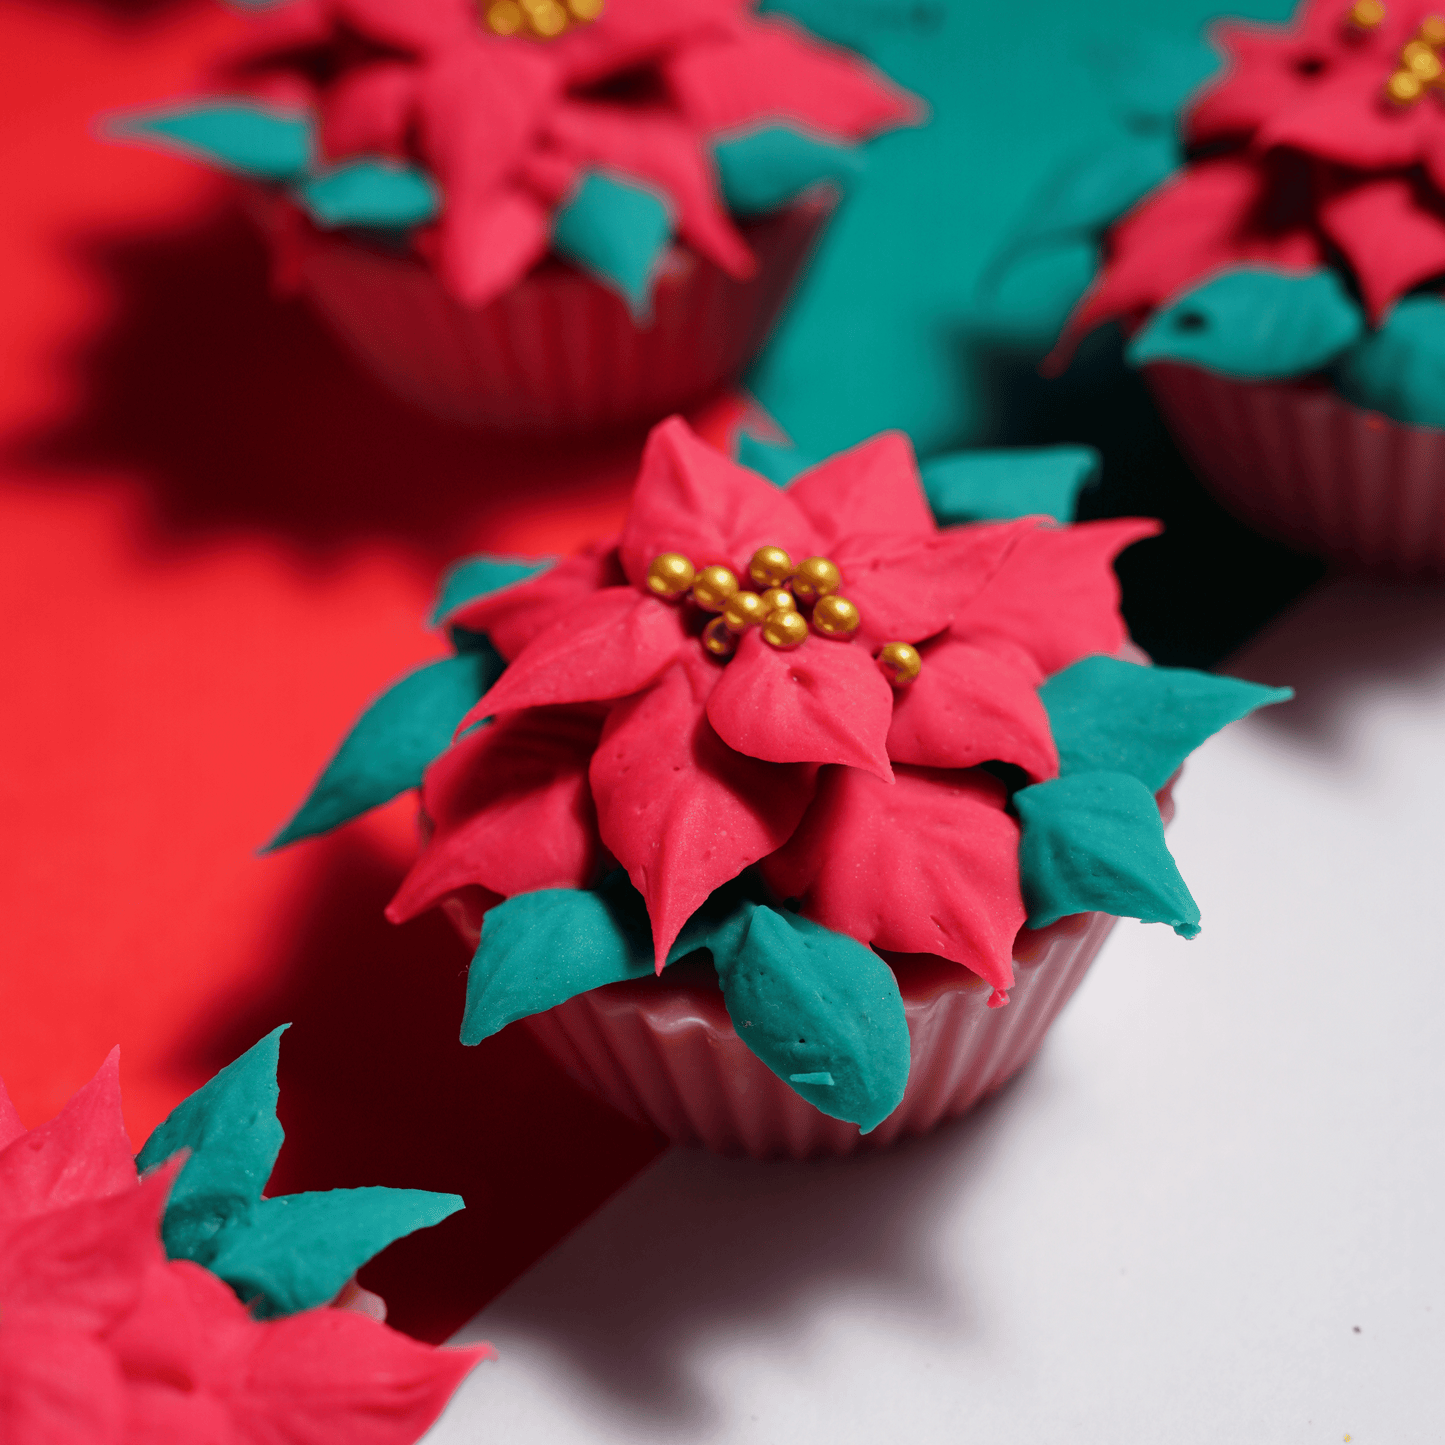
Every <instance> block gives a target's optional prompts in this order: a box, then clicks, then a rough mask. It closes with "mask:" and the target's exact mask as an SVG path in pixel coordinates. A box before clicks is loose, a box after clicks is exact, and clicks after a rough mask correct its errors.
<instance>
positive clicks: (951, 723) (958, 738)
mask: <svg viewBox="0 0 1445 1445" xmlns="http://www.w3.org/2000/svg"><path fill="white" fill-rule="evenodd" d="M888 756H889V757H890V758H892V759H893V761H894V762H895V763H917V764H921V765H923V766H925V767H932V768H972V767H976V766H977V765H978V764H979V763H986V762H993V761H997V762H1003V763H1012V764H1014V766H1015V767H1019V768H1022V769H1023V770H1024V771H1025V772H1026V773H1027V774H1028V775H1029V777H1030V778H1031V779H1032V780H1033V781H1034V782H1042V781H1043V780H1044V779H1045V778H1052V777H1054V776H1056V775H1057V773H1058V771H1059V755H1058V752H1057V750H1056V749H1055V747H1054V740H1053V736H1052V734H1051V733H1050V731H1049V716H1048V713H1047V712H1045V711H1044V705H1043V703H1042V702H1041V701H1040V700H1039V694H1038V688H1037V684H1036V683H1035V682H1034V680H1033V679H1032V677H1031V676H1030V674H1029V673H1028V672H1025V671H1022V670H1020V668H1019V667H1018V666H1017V664H1016V663H1013V662H1011V661H1009V660H1007V659H1006V658H1005V657H1002V656H999V655H998V654H997V653H994V652H989V651H985V650H984V649H983V648H980V647H972V646H970V645H969V644H968V643H965V642H957V641H955V640H954V639H952V638H944V639H942V640H941V641H939V642H937V643H934V644H933V645H932V646H930V647H927V648H925V649H924V651H923V671H922V672H921V673H919V675H918V677H917V678H916V679H915V680H914V681H913V682H912V683H910V684H909V685H908V686H907V687H906V688H903V689H902V690H901V691H900V692H899V694H898V700H897V702H896V703H895V704H894V708H893V724H892V726H891V727H890V728H889V729H888Z"/></svg>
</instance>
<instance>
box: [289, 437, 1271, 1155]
mask: <svg viewBox="0 0 1445 1445" xmlns="http://www.w3.org/2000/svg"><path fill="white" fill-rule="evenodd" d="M1155 530H1157V528H1156V524H1155V523H1153V522H1149V521H1138V520H1126V521H1113V522H1093V523H1087V524H1083V525H1078V526H1058V525H1056V524H1054V523H1053V522H1052V521H1049V520H1046V519H1042V518H1038V517H1031V518H1024V519H1021V520H1014V521H1010V522H1006V523H983V524H975V525H965V526H957V527H949V528H942V529H941V528H939V527H938V526H937V524H936V522H935V519H934V516H933V514H932V513H931V511H930V508H929V503H928V499H927V496H926V494H925V492H924V489H923V487H922V486H921V484H920V481H919V475H918V471H917V468H916V465H915V463H914V459H913V454H912V450H911V448H910V447H909V444H908V442H907V440H906V439H905V438H904V437H902V436H900V435H897V434H885V435H883V436H880V437H877V438H875V439H873V440H872V441H870V442H866V443H864V444H862V445H861V446H858V447H855V448H854V449H852V450H851V451H848V452H843V453H841V454H840V455H838V456H836V457H833V458H832V459H830V460H828V461H825V462H822V463H820V464H818V465H816V466H814V467H811V468H810V469H808V470H807V471H805V472H804V473H802V475H800V476H799V477H798V478H797V479H796V480H794V481H793V482H792V483H791V484H790V485H789V486H788V487H786V488H781V487H778V486H775V485H774V484H773V483H771V482H769V481H766V480H765V479H764V478H763V477H761V476H759V475H758V474H756V473H754V472H751V471H749V470H748V469H747V468H745V467H742V466H740V465H738V464H737V463H735V462H733V461H730V460H729V459H728V458H727V457H725V456H723V455H722V454H721V453H719V452H717V451H714V450H713V449H712V448H711V447H709V446H708V445H706V444H705V443H704V442H702V441H701V440H700V439H699V438H698V437H696V436H695V435H694V434H693V433H692V432H691V431H690V430H689V429H688V427H687V426H686V425H685V424H684V423H683V422H681V421H680V420H677V419H673V420H670V421H667V422H664V423H663V424H662V425H660V426H659V427H657V428H656V429H655V430H654V432H653V433H652V436H651V438H650V440H649V442H648V446H647V448H646V452H645V455H644V458H643V462H642V469H641V474H640V476H639V478H638V482H637V486H636V491H635V494H634V496H633V500H632V504H631V510H630V512H629V515H628V518H627V522H626V525H625V527H624V529H623V531H622V535H621V536H620V538H618V539H616V541H615V542H610V543H608V544H606V545H602V546H599V547H597V548H596V549H594V550H593V551H591V552H589V553H588V554H586V555H584V556H579V557H571V558H566V559H564V560H562V561H559V562H556V563H553V564H550V565H544V564H525V563H517V562H506V561H502V560H500V559H492V558H476V559H472V560H471V561H469V562H467V563H464V564H462V565H461V566H460V567H458V568H457V569H455V570H454V571H453V573H452V574H450V576H449V578H448V580H447V583H446V585H445V587H444V589H443V596H442V599H441V602H440V604H439V607H438V613H437V619H436V620H437V621H438V622H441V623H445V624H446V625H447V626H448V628H449V629H450V634H451V637H452V639H453V642H454V644H455V646H456V648H457V652H456V655H455V656H454V657H451V658H447V659H444V660H442V661H440V662H436V663H433V664H431V665H430V666H428V667H426V668H423V669H422V670H421V671H419V672H416V673H413V674H412V675H411V676H410V677H408V678H405V679H403V680H402V681H401V682H400V683H398V684H397V685H396V686H395V687H394V688H393V689H392V690H391V691H390V692H388V693H387V694H386V695H385V696H383V697H382V698H381V699H380V700H379V701H378V702H376V703H375V704H374V705H373V706H372V708H371V709H370V710H369V711H368V712H367V713H366V714H365V715H364V716H363V718H362V719H361V721H360V722H359V723H358V725H357V727H356V729H355V730H354V731H353V733H352V734H351V736H350V737H349V738H348V739H347V741H346V742H345V743H344V744H343V746H342V748H341V750H340V752H339V753H338V754H337V756H336V758H335V759H334V760H333V762H332V763H331V765H330V766H329V767H328V768H327V770H326V772H325V773H324V774H323V776H322V778H321V780H320V782H319V783H318V784H317V786H316V789H315V791H314V792H313V794H312V796H311V797H310V799H308V801H307V802H306V804H305V805H304V806H303V808H302V809H301V811H300V813H299V814H298V815H297V817H296V818H295V819H294V820H293V821H292V823H291V824H289V825H288V827H287V828H286V829H285V830H284V831H283V833H282V835H281V837H280V838H279V839H278V840H277V841H278V842H287V841H290V840H292V839H294V838H297V837H301V836H304V835H307V834H310V833H315V832H319V831H321V830H323V829H325V828H327V827H331V826H334V825H335V824H337V823H339V822H341V821H343V820H344V819H345V818H347V817H350V816H353V815H355V814H356V813H359V812H361V811H362V810H363V809H365V808H367V807H369V806H372V805H374V804H376V803H379V802H381V801H383V800H385V799H386V798H388V797H390V796H393V795H395V794H396V793H397V792H399V791H402V790H403V789H405V788H406V787H408V786H414V785H416V784H418V783H420V784H421V800H422V813H423V819H424V834H425V840H426V841H425V846H424V847H423V849H422V853H421V856H420V857H419V859H418V860H417V862H416V865H415V866H414V867H413V869H412V870H411V872H410V874H409V875H408V877H407V878H406V880H405V882H404V883H403V884H402V887H401V890H400V892H399V893H398V895H397V897H396V899H395V900H394V901H393V903H392V905H391V908H390V910H389V913H390V916H391V917H392V918H393V919H395V920H398V921H400V920H403V919H406V918H410V917H412V916H414V915H415V914H417V913H420V912H421V911H422V910H424V909H427V908H430V907H433V906H435V905H438V904H440V905H442V906H444V907H445V908H447V910H448V911H449V912H450V914H451V916H452V917H453V918H454V919H455V920H456V921H457V922H458V924H459V925H460V927H461V928H462V930H463V932H464V933H465V934H466V935H467V936H468V937H469V938H470V939H471V940H472V941H473V942H474V944H475V946H476V955H475V958H474V959H473V961H472V965H471V971H470V976H469V984H468V995H467V1005H466V1014H465V1018H464V1019H463V1021H462V1038H463V1040H464V1041H466V1042H468V1043H476V1042H478V1041H480V1040H481V1039H483V1038H485V1037H487V1036H488V1035H490V1034H492V1033H495V1032H496V1031H497V1030H498V1029H500V1028H502V1027H504V1026H505V1025H507V1024H509V1023H512V1022H514V1021H516V1020H525V1021H526V1024H527V1026H528V1027H530V1028H532V1029H533V1030H534V1031H535V1032H536V1034H537V1036H538V1037H539V1038H540V1039H541V1040H542V1042H543V1043H544V1044H545V1045H546V1046H547V1047H548V1048H549V1049H550V1050H551V1051H552V1052H553V1053H554V1054H555V1055H556V1056H557V1057H558V1058H559V1059H561V1060H562V1062H563V1063H564V1064H566V1065H567V1066H568V1067H569V1068H570V1069H571V1070H572V1071H573V1073H574V1074H575V1075H577V1076H578V1077H579V1078H581V1079H583V1080H584V1081H585V1082H587V1083H588V1084H589V1085H590V1086H591V1087H593V1088H594V1089H596V1090H597V1091H598V1092H599V1093H601V1094H602V1095H603V1096H604V1097H606V1098H608V1099H609V1100H611V1101H612V1102H613V1103H615V1104H616V1105H617V1106H618V1107H619V1108H622V1109H624V1110H626V1111H627V1112H629V1113H631V1114H633V1115H634V1116H636V1117H640V1118H645V1119H649V1120H651V1121H652V1122H653V1123H655V1124H656V1125H657V1126H658V1127H659V1128H660V1129H662V1131H663V1132H664V1133H666V1134H667V1135H668V1136H669V1137H670V1138H672V1139H674V1140H677V1141H701V1142H703V1143H706V1144H707V1145H709V1146H711V1147H713V1148H716V1149H720V1150H725V1151H733V1152H737V1151H742V1152H747V1153H752V1154H758V1155H768V1154H794V1155H806V1154H812V1153H844V1152H848V1151H849V1150H851V1149H854V1148H856V1147H857V1146H858V1144H859V1143H860V1141H865V1142H871V1143H882V1142H887V1141H888V1140H890V1139H893V1138H895V1137H897V1136H898V1135H900V1134H904V1133H913V1132H919V1131H921V1130H924V1129H928V1128H930V1127H932V1126H933V1125H934V1124H935V1123H937V1122H938V1120H940V1119H941V1118H944V1117H947V1116H948V1115H950V1114H955V1113H958V1112H959V1111H961V1110H962V1109H964V1108H967V1107H968V1106H969V1105H970V1104H971V1103H972V1102H974V1101H975V1100H976V1099H978V1098H979V1097H981V1096H982V1095H983V1094H985V1093H987V1092H989V1091H990V1090H992V1089H995V1088H997V1087H998V1086H999V1085H1000V1084H1002V1083H1003V1082H1004V1081H1005V1080H1006V1079H1007V1078H1008V1077H1009V1076H1010V1075H1011V1074H1012V1073H1013V1072H1014V1071H1015V1070H1017V1069H1018V1068H1019V1067H1020V1066H1021V1065H1022V1064H1023V1063H1024V1062H1025V1061H1026V1060H1027V1059H1028V1057H1029V1056H1030V1055H1031V1054H1032V1052H1033V1051H1034V1049H1035V1048H1036V1047H1037V1046H1038V1043H1039V1040H1040V1039H1041V1037H1042V1035H1043V1032H1044V1030H1045V1029H1046V1028H1047V1026H1048V1024H1049V1022H1050V1021H1051V1020H1052V1018H1053V1017H1054V1015H1055V1014H1056V1013H1057V1012H1058V1010H1059V1009H1060V1008H1061V1007H1062V1006H1063V1004H1064V1002H1065V1001H1066V1000H1067V998H1068V996H1069V994H1070V993H1071V992H1072V990H1073V988H1074V987H1075V986H1076V985H1077V983H1078V982H1079V980H1080V978H1081V977H1082V975H1083V972H1084V970H1085V969H1086V968H1087V967H1088V965H1089V963H1090V961H1091V960H1092V958H1093V956H1094V954H1095V953H1096V952H1097V950H1098V948H1099V946H1100V944H1101V943H1102V941H1103V938H1104V936H1105V935H1106V934H1107V933H1108V930H1109V928H1110V926H1111V925H1112V922H1113V919H1114V917H1115V916H1128V917H1137V918H1144V919H1150V920H1156V921H1160V922H1164V923H1167V924H1169V925H1170V926H1172V927H1173V928H1175V929H1176V930H1178V931H1179V932H1180V933H1181V934H1183V935H1185V936H1191V935H1192V934H1194V933H1195V932H1197V931H1198V925H1199V911H1198V909H1197V908H1196V906H1195V903H1194V900H1193V899H1192V898H1191V897H1190V895H1189V892H1188V890H1187V888H1186V887H1185V885H1184V883H1183V881H1182V880H1181V878H1180V877H1179V874H1178V871H1177V870H1176V868H1175V866H1174V864H1173V861H1172V860H1171V858H1170V856H1169V853H1168V851H1167V849H1166V847H1165V843H1164V834H1163V828H1162V824H1161V820H1160V795H1161V794H1163V793H1164V792H1165V790H1166V789H1167V786H1168V783H1169V780H1170V779H1171V777H1172V776H1173V774H1174V773H1175V772H1176V770H1177V769H1178V767H1179V765H1180V763H1181V762H1182V760H1183V758H1184V756H1185V754H1186V753H1187V752H1189V750H1190V749H1191V748H1192V747H1194V746H1195V745H1196V744H1197V743H1199V742H1200V741H1202V740H1203V739H1204V738H1205V737H1206V736H1208V735H1209V734H1210V733H1212V732H1213V731H1214V730H1215V729H1216V728H1218V727H1220V726H1222V725H1223V724H1225V723H1226V722H1228V721H1231V720H1232V719H1234V718H1236V717H1239V716H1241V715H1243V714H1244V713H1246V712H1248V711H1250V710H1251V709H1253V708H1255V707H1258V706H1260V705H1261V704H1263V703H1266V702H1270V701H1274V700H1276V699H1278V698H1280V697H1282V696H1284V695H1285V694H1282V693H1279V692H1276V691H1274V690H1272V689H1268V688H1262V687H1257V686H1255V685H1253V684H1249V683H1244V682H1238V681H1235V680H1233V679H1229V678H1220V677H1211V676H1208V675H1206V674H1201V673H1193V672H1186V671H1176V670H1165V669H1156V668H1150V667H1147V666H1141V665H1138V664H1136V663H1135V662H1132V661H1125V660H1121V659H1120V657H1119V654H1120V652H1121V651H1122V650H1123V649H1124V648H1125V647H1126V642H1127V639H1126V633H1125V629H1124V625H1123V623H1122V621H1121V619H1120V616H1119V611H1118V601H1119V594H1118V585H1117V582H1116V580H1115V577H1114V573H1113V569H1112V565H1111V563H1112V560H1113V558H1114V556H1115V555H1116V553H1118V552H1119V550H1120V549H1121V548H1123V547H1126V546H1128V545H1129V544H1130V543H1131V542H1134V541H1136V540H1137V539H1139V538H1142V537H1147V536H1149V535H1150V534H1151V533H1153V532H1154V531H1155Z"/></svg>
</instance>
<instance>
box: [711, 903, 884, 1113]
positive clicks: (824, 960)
mask: <svg viewBox="0 0 1445 1445" xmlns="http://www.w3.org/2000/svg"><path fill="white" fill-rule="evenodd" d="M714 962H715V963H716V964H717V969H718V979H719V981H720V982H721V984H722V989H723V1000H724V1002H725V1003H726V1004H727V1010H728V1015H729V1017H730V1018H731V1019H732V1021H733V1027H734V1028H735V1029H736V1030H737V1033H738V1037H739V1038H740V1039H742V1041H743V1042H744V1043H745V1044H746V1045H747V1046H748V1048H750V1049H751V1050H752V1051H753V1053H755V1054H756V1055H757V1056H758V1058H760V1059H761V1060H762V1061H763V1063H765V1064H766V1065H767V1066H768V1068H770V1069H771V1070H772V1071H773V1072H774V1073H775V1074H777V1075H778V1077H779V1078H781V1079H783V1080H784V1081H785V1082H786V1083H788V1084H789V1085H791V1087H792V1088H793V1089H794V1090H796V1091H797V1092H798V1093H799V1094H801V1095H802V1096H803V1098H805V1099H806V1100H807V1101H808V1102H809V1103H810V1104H812V1105H813V1106H814V1108H816V1109H818V1110H820V1111H821V1112H822V1113H824V1114H827V1115H829V1116H830V1117H831V1118H834V1119H847V1120H850V1121H851V1122H853V1123H855V1124H857V1125H858V1126H859V1127H860V1128H861V1129H862V1130H863V1132H864V1133H865V1134H866V1133H868V1131H869V1130H871V1129H873V1128H876V1127H877V1126H878V1125H879V1124H881V1123H882V1122H883V1120H884V1119H886V1118H887V1117H888V1115H889V1114H891V1113H892V1112H893V1111H894V1109H896V1108H897V1107H898V1105H899V1102H900V1101H901V1100H902V1098H903V1091H904V1089H905V1088H906V1087H907V1084H908V1064H909V1038H908V1021H907V1019H906V1017H905V1016H904V1012H903V999H902V997H901V995H900V994H899V992H898V983H897V981H896V980H895V979H894V977H893V971H892V970H891V969H890V968H889V967H888V965H887V964H886V963H884V962H883V960H882V959H881V958H879V957H878V955H877V954H876V953H874V952H873V951H872V950H871V949H869V948H865V947H864V946H863V945H862V944H861V943H859V942H857V940H855V939H852V938H849V937H847V936H846V935H844V934H841V933H834V932H833V931H832V930H831V929H828V928H824V927H823V926H822V925H821V924H818V923H813V922H812V921H811V920H809V919H806V918H800V917H798V916H796V915H794V914H791V913H782V912H779V911H778V910H776V909H773V908H768V907H756V906H754V907H753V908H752V909H751V911H750V913H749V917H748V923H747V931H746V934H745V935H744V936H743V937H742V940H741V946H740V947H738V948H737V950H736V952H735V953H734V954H733V955H732V956H731V957H725V958H717V957H716V956H715V958H714Z"/></svg>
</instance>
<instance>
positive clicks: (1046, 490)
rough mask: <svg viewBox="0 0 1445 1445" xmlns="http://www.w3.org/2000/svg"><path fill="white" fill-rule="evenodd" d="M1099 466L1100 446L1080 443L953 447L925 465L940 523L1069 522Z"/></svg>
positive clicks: (930, 501)
mask: <svg viewBox="0 0 1445 1445" xmlns="http://www.w3.org/2000/svg"><path fill="white" fill-rule="evenodd" d="M1098 470H1099V454H1098V452H1096V451H1095V450H1094V449H1093V447H1081V446H1059V447H1010V448H1007V449H1001V450H997V451H977V452H955V453H953V454H951V455H948V456H941V457H933V458H932V459H930V460H929V461H926V462H924V463H923V466H922V468H921V471H922V474H923V490H924V491H925V492H926V493H927V494H928V505H929V506H930V507H932V508H933V515H934V516H935V517H936V518H937V519H938V524H939V526H941V527H949V526H953V525H954V524H956V523H959V522H1003V521H1008V520H1010V519H1011V518H1014V517H1034V516H1048V517H1053V518H1054V519H1055V520H1056V521H1059V522H1071V521H1072V520H1073V517H1074V504H1075V503H1076V502H1077V500H1078V496H1079V493H1080V492H1081V491H1082V490H1083V489H1084V487H1085V485H1086V484H1087V483H1088V482H1089V481H1090V480H1091V479H1092V478H1093V477H1094V476H1095V475H1096V474H1097V472H1098Z"/></svg>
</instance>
